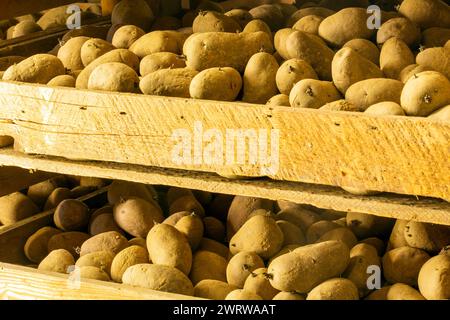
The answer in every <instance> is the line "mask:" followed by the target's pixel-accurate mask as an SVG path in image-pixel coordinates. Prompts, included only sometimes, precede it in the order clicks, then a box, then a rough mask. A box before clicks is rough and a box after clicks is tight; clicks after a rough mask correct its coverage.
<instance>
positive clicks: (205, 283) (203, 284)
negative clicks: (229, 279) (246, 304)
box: [194, 279, 237, 300]
mask: <svg viewBox="0 0 450 320" xmlns="http://www.w3.org/2000/svg"><path fill="white" fill-rule="evenodd" d="M236 289H237V288H236V287H235V286H233V285H231V284H228V283H226V282H223V281H218V280H212V279H206V280H202V281H200V282H199V283H197V284H196V286H195V287H194V296H195V297H199V298H204V299H212V300H224V299H225V297H226V296H227V295H228V294H229V293H230V292H231V291H233V290H236Z"/></svg>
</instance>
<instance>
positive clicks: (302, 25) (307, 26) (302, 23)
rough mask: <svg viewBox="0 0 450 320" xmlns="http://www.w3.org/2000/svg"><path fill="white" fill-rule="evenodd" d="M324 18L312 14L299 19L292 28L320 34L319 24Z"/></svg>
mask: <svg viewBox="0 0 450 320" xmlns="http://www.w3.org/2000/svg"><path fill="white" fill-rule="evenodd" d="M323 19H324V17H320V16H317V15H314V14H311V15H309V16H305V17H303V18H301V19H300V20H298V21H297V22H296V23H295V24H294V25H293V26H292V29H295V30H298V31H303V32H308V33H312V34H315V35H319V26H320V24H321V23H322V21H323Z"/></svg>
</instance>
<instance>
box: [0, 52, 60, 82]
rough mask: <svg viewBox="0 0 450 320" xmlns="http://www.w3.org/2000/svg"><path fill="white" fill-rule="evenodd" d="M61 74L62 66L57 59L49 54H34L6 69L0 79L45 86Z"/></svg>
mask: <svg viewBox="0 0 450 320" xmlns="http://www.w3.org/2000/svg"><path fill="white" fill-rule="evenodd" d="M62 74H65V69H64V65H63V63H62V62H61V60H59V59H58V58H57V57H55V56H53V55H51V54H35V55H33V56H31V57H29V58H27V59H25V60H23V61H21V62H19V63H17V64H14V65H12V66H10V67H9V68H8V69H6V71H5V73H4V74H3V78H2V79H3V80H5V81H21V82H31V83H40V84H47V83H48V82H49V81H50V80H51V79H53V78H54V77H56V76H59V75H62Z"/></svg>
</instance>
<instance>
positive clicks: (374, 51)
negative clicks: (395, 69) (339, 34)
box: [343, 39, 380, 65]
mask: <svg viewBox="0 0 450 320" xmlns="http://www.w3.org/2000/svg"><path fill="white" fill-rule="evenodd" d="M343 48H352V49H353V50H354V51H356V52H357V53H359V54H360V55H361V56H363V57H364V58H366V59H367V60H369V61H371V62H373V63H374V64H376V65H378V64H379V63H380V49H378V47H377V46H376V45H375V44H374V43H373V42H372V41H370V40H367V39H353V40H350V41H348V42H346V43H345V44H344V46H343Z"/></svg>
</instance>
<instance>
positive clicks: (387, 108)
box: [364, 101, 405, 116]
mask: <svg viewBox="0 0 450 320" xmlns="http://www.w3.org/2000/svg"><path fill="white" fill-rule="evenodd" d="M364 112H365V113H367V114H372V115H379V116H388V115H390V116H404V115H405V111H403V109H402V107H401V106H400V105H399V104H398V103H395V102H389V101H386V102H379V103H376V104H373V105H371V106H370V107H368V108H367V109H366V111H364Z"/></svg>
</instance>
